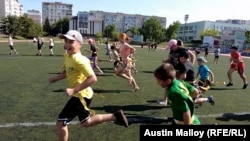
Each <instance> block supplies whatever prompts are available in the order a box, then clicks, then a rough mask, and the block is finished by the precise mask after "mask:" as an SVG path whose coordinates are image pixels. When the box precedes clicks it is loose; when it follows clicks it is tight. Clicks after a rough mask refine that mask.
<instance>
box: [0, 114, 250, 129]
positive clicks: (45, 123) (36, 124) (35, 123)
mask: <svg viewBox="0 0 250 141" xmlns="http://www.w3.org/2000/svg"><path fill="white" fill-rule="evenodd" d="M245 114H250V112H242V113H232V114H230V113H229V114H228V115H227V114H210V115H197V117H199V118H213V117H230V116H237V115H245ZM223 115H224V116H223ZM153 118H155V119H162V120H167V117H153ZM129 120H130V121H132V122H133V121H137V122H138V121H140V120H142V121H143V119H136V118H134V119H133V118H129ZM70 124H73V125H75V124H79V122H78V121H71V122H70ZM42 125H46V126H55V125H56V123H55V122H24V123H1V124H0V128H12V127H34V126H42Z"/></svg>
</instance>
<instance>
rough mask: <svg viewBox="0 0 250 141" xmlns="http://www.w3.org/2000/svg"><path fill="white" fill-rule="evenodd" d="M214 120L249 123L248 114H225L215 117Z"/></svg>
mask: <svg viewBox="0 0 250 141" xmlns="http://www.w3.org/2000/svg"><path fill="white" fill-rule="evenodd" d="M216 120H220V121H230V120H236V121H249V122H250V113H243V114H234V113H225V114H223V115H222V117H217V118H216Z"/></svg>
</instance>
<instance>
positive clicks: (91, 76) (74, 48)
mask: <svg viewBox="0 0 250 141" xmlns="http://www.w3.org/2000/svg"><path fill="white" fill-rule="evenodd" d="M59 37H60V38H61V39H64V40H65V45H64V48H65V49H66V50H67V53H65V54H64V69H63V71H62V72H61V73H60V74H58V75H57V76H54V77H51V78H49V82H50V83H55V82H57V81H59V80H62V79H64V78H67V80H68V83H69V86H68V88H66V89H65V93H66V94H67V95H68V96H70V97H71V98H70V99H69V101H68V102H67V104H66V105H65V107H64V108H63V110H62V111H61V113H60V114H59V116H58V118H57V122H56V127H57V135H58V138H59V140H60V141H67V140H68V136H69V133H68V127H67V124H68V123H69V122H70V121H72V120H73V119H74V118H75V117H76V116H78V118H79V121H80V124H81V125H82V126H84V127H90V126H94V125H97V124H100V123H103V122H107V121H116V122H118V123H120V124H122V125H124V126H125V127H128V121H127V118H126V116H125V115H124V113H123V111H122V110H119V111H117V112H115V113H113V114H96V115H93V116H91V114H90V109H89V105H90V103H91V100H92V97H93V90H92V88H91V85H92V84H94V83H95V82H97V77H96V75H95V73H94V71H93V69H92V67H91V64H90V60H89V59H88V58H87V57H85V56H83V55H82V54H81V51H80V48H81V46H82V44H83V38H82V35H81V34H80V33H79V32H78V31H76V30H70V31H68V32H67V33H66V34H64V35H60V36H59Z"/></svg>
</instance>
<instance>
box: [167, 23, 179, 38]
mask: <svg viewBox="0 0 250 141" xmlns="http://www.w3.org/2000/svg"><path fill="white" fill-rule="evenodd" d="M180 25H181V23H180V22H179V21H176V22H173V23H172V24H170V25H169V26H168V28H167V29H166V30H165V37H166V39H167V40H170V39H175V38H176V37H177V31H178V29H179V28H180Z"/></svg>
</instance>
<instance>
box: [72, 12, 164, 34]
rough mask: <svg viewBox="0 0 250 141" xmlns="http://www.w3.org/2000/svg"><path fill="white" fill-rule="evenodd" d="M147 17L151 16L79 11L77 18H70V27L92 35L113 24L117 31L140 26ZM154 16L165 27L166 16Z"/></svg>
mask: <svg viewBox="0 0 250 141" xmlns="http://www.w3.org/2000/svg"><path fill="white" fill-rule="evenodd" d="M155 17H156V16H155ZM149 18H151V16H144V15H138V14H123V13H112V12H103V11H89V12H79V13H78V14H77V18H76V17H74V18H72V19H71V21H70V29H75V30H78V31H80V32H81V33H84V34H92V35H93V34H96V33H97V32H101V33H103V31H104V29H105V27H106V26H108V25H112V24H114V25H115V26H116V30H117V31H118V32H123V31H125V30H127V29H129V28H131V27H136V28H140V27H142V25H143V23H144V22H145V21H146V20H148V19H149ZM156 18H158V19H159V20H160V22H161V25H162V27H163V28H166V17H156ZM76 23H77V24H76ZM73 25H75V26H73Z"/></svg>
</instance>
